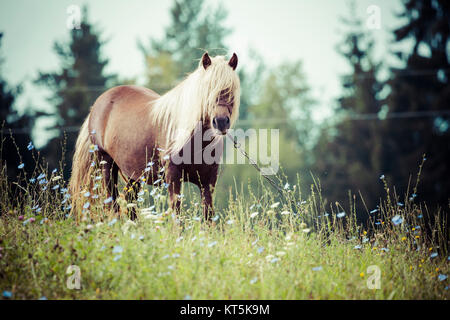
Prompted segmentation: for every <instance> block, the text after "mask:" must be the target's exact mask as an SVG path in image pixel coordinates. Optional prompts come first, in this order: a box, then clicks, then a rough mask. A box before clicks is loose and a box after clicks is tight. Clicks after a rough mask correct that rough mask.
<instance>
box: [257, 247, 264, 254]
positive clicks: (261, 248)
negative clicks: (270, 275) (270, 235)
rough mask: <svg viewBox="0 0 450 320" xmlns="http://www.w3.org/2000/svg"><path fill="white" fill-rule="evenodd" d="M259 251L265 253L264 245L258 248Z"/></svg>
mask: <svg viewBox="0 0 450 320" xmlns="http://www.w3.org/2000/svg"><path fill="white" fill-rule="evenodd" d="M256 250H257V251H258V253H263V251H264V247H258V249H256Z"/></svg>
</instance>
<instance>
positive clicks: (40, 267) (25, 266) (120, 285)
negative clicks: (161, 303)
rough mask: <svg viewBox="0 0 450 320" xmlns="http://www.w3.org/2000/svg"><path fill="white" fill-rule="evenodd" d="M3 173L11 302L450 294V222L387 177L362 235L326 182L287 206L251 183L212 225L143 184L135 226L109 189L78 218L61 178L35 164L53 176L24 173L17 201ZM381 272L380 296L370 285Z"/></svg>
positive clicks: (195, 207)
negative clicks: (114, 210) (114, 204)
mask: <svg viewBox="0 0 450 320" xmlns="http://www.w3.org/2000/svg"><path fill="white" fill-rule="evenodd" d="M4 172H5V168H2V173H1V174H0V195H1V199H0V201H1V202H0V205H1V210H2V211H1V212H2V214H1V216H0V248H1V249H0V255H1V257H0V291H1V292H3V296H2V298H7V297H8V296H9V295H10V296H11V297H10V298H12V299H39V298H44V297H45V298H47V299H448V298H449V291H448V279H447V278H446V276H447V275H448V273H449V258H448V242H446V241H447V240H446V239H448V238H447V236H448V228H447V225H446V222H445V221H444V222H442V219H440V218H439V215H440V212H436V213H434V214H433V215H432V216H433V217H435V219H426V218H427V216H428V215H429V214H428V212H427V210H425V209H424V208H423V206H422V205H420V204H416V203H414V197H409V196H405V201H404V203H399V199H398V197H396V196H395V194H391V193H390V192H389V191H388V189H389V188H388V186H387V182H386V181H385V180H383V179H382V180H383V182H384V183H385V184H386V189H387V195H386V199H385V200H384V201H383V202H382V203H380V206H379V207H378V209H377V211H376V212H375V211H373V212H372V213H370V214H369V220H368V221H369V222H368V224H367V225H366V227H363V226H362V225H359V224H357V223H356V218H355V217H356V212H354V211H353V212H344V211H343V209H342V208H341V207H340V206H339V204H336V205H335V206H331V207H330V208H328V209H326V208H325V201H323V200H322V199H321V197H320V186H318V185H316V186H315V187H314V188H313V189H312V191H313V192H312V193H311V195H310V196H309V197H308V198H306V199H302V194H301V192H300V190H298V188H296V187H295V186H289V187H286V190H285V199H287V201H286V200H285V201H279V199H276V198H275V194H274V192H273V191H272V190H269V189H267V187H265V186H264V185H260V186H259V187H258V189H257V190H253V189H252V188H244V187H242V188H241V190H240V191H239V192H236V193H230V195H229V200H228V207H227V208H226V209H224V210H221V212H217V216H215V217H214V219H213V220H214V222H212V223H207V222H205V221H203V220H202V218H201V208H200V205H199V204H198V199H197V198H196V197H195V196H187V197H186V199H185V200H184V204H183V209H182V212H181V214H180V215H178V216H177V215H175V214H173V213H171V212H170V210H167V201H166V199H167V197H166V196H167V195H166V190H165V189H164V187H163V186H161V187H154V188H148V187H143V190H144V193H145V196H142V197H140V199H141V200H139V201H138V202H136V203H135V205H136V206H137V210H138V219H137V220H136V221H135V222H132V221H129V220H127V219H126V214H124V212H125V211H126V210H127V203H126V202H125V200H123V198H121V199H120V200H119V203H120V205H121V208H122V211H123V213H122V215H121V216H120V217H114V216H113V215H112V214H111V212H109V211H108V210H107V209H105V207H104V205H103V200H104V198H102V196H100V197H99V199H97V200H94V199H93V195H95V194H99V195H101V194H102V192H101V191H100V190H101V189H102V187H101V186H100V187H98V188H95V189H94V188H91V189H90V195H89V196H86V202H89V203H90V206H89V208H87V209H84V210H83V211H84V212H83V213H78V214H77V217H74V216H72V215H69V214H68V211H69V210H68V203H69V202H70V199H69V196H67V191H66V190H65V189H64V186H65V182H64V181H62V178H60V176H59V171H58V170H54V171H53V172H51V173H48V172H47V171H46V170H45V168H42V167H39V166H37V167H36V169H35V171H34V172H33V174H32V176H33V177H34V178H38V177H39V176H40V175H41V174H43V176H45V178H43V177H42V176H41V178H40V179H36V180H35V181H33V180H32V181H33V182H30V177H27V176H26V175H25V173H24V174H23V175H22V176H20V177H19V178H18V183H19V185H21V187H20V188H19V189H17V188H16V190H19V191H20V192H19V191H15V192H17V196H7V195H8V193H7V192H11V190H12V189H11V188H12V187H13V185H11V184H10V182H8V181H7V179H6V176H5V174H4ZM96 174H98V173H96ZM93 179H95V176H93ZM40 181H44V182H42V183H40ZM57 185H58V187H56V186H57ZM235 190H236V189H235ZM86 191H87V190H85V192H86ZM9 194H10V193H9ZM293 203H295V204H294V205H293ZM128 207H129V206H128ZM427 221H429V222H427ZM432 221H434V222H432ZM425 229H430V230H432V232H431V233H429V234H428V233H425V232H424V230H425ZM69 266H76V267H77V268H79V269H77V270H79V272H80V286H81V287H80V289H73V285H72V286H71V285H70V284H74V283H75V282H74V281H73V279H74V273H73V272H74V271H73V270H74V269H72V271H70V269H68V268H69ZM374 266H375V267H374ZM75 273H76V272H75ZM377 275H379V289H376V288H375V289H373V286H372V287H371V286H370V284H375V283H376V281H375V280H374V279H375V278H377ZM68 283H69V285H68ZM368 283H369V285H368ZM70 287H72V289H71V288H70Z"/></svg>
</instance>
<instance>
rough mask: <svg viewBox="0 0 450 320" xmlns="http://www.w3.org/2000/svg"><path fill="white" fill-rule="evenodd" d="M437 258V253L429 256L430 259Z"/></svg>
mask: <svg viewBox="0 0 450 320" xmlns="http://www.w3.org/2000/svg"><path fill="white" fill-rule="evenodd" d="M437 256H438V253H437V252H433V253H432V254H430V258H432V259H433V258H436V257H437Z"/></svg>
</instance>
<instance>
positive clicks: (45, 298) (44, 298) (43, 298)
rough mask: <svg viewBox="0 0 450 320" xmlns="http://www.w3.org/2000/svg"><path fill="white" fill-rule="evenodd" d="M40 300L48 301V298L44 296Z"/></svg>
mask: <svg viewBox="0 0 450 320" xmlns="http://www.w3.org/2000/svg"><path fill="white" fill-rule="evenodd" d="M39 300H47V297H46V296H42V297H40V298H39Z"/></svg>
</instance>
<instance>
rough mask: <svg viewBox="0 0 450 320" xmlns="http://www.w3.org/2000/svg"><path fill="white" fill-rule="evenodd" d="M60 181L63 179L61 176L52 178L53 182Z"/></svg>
mask: <svg viewBox="0 0 450 320" xmlns="http://www.w3.org/2000/svg"><path fill="white" fill-rule="evenodd" d="M59 179H61V176H55V177H53V178H52V181H58V180H59Z"/></svg>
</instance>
